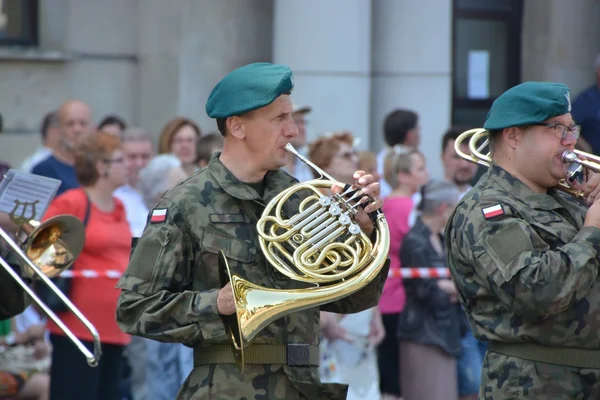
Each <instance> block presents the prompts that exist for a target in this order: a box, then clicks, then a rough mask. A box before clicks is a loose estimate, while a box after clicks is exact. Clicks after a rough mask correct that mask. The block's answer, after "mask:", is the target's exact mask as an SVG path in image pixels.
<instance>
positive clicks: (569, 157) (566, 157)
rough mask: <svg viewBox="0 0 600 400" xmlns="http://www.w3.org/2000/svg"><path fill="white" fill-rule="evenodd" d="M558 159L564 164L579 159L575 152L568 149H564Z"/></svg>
mask: <svg viewBox="0 0 600 400" xmlns="http://www.w3.org/2000/svg"><path fill="white" fill-rule="evenodd" d="M560 159H561V161H562V162H563V163H565V164H569V163H574V162H577V161H579V157H577V154H575V153H573V152H572V151H569V150H565V151H564V152H563V153H562V155H561V156H560Z"/></svg>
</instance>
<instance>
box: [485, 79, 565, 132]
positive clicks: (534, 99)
mask: <svg viewBox="0 0 600 400" xmlns="http://www.w3.org/2000/svg"><path fill="white" fill-rule="evenodd" d="M570 112H571V91H570V90H569V88H568V86H566V85H563V84H562V83H552V82H524V83H521V84H520V85H517V86H514V87H512V88H510V89H508V90H507V91H506V92H504V93H502V94H501V95H500V97H498V98H497V99H496V100H495V101H494V103H493V104H492V108H490V111H489V112H488V115H487V118H486V120H485V124H483V128H484V129H487V130H495V129H503V128H509V127H511V126H523V125H531V124H537V123H540V122H543V121H545V120H547V119H548V118H552V117H556V116H557V115H563V114H568V113H570Z"/></svg>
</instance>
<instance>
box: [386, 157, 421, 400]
mask: <svg viewBox="0 0 600 400" xmlns="http://www.w3.org/2000/svg"><path fill="white" fill-rule="evenodd" d="M384 179H385V180H386V182H387V183H388V185H389V186H390V187H391V188H392V192H391V193H390V195H389V196H388V197H386V198H385V199H384V201H383V207H382V209H383V212H384V213H385V215H386V220H387V222H388V226H389V229H390V251H389V258H390V274H391V276H389V277H388V279H387V280H386V282H385V285H384V287H383V293H382V294H381V299H380V301H379V310H380V311H381V314H382V319H383V325H384V327H385V339H384V341H383V342H382V343H381V345H380V346H379V349H378V352H379V370H380V375H381V391H382V393H383V394H384V399H389V400H395V399H400V398H401V387H400V383H399V382H400V345H399V342H398V339H397V337H396V328H397V326H398V318H399V316H400V314H401V312H402V310H403V309H404V303H405V301H406V295H405V293H404V285H403V283H402V277H401V276H400V267H401V265H400V247H401V246H402V242H403V240H404V236H405V235H406V234H407V233H408V231H409V229H410V223H409V219H410V215H411V213H412V212H413V209H414V208H415V204H413V200H412V197H413V195H414V194H415V193H417V192H419V190H420V189H421V187H422V186H423V185H425V183H426V182H427V181H428V180H429V173H428V171H427V168H426V166H425V157H424V156H423V154H421V153H420V152H419V151H418V150H414V149H405V148H401V147H399V146H395V147H393V148H392V149H391V150H390V151H389V152H388V154H387V156H386V158H385V162H384Z"/></svg>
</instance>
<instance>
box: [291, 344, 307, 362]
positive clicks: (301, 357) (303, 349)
mask: <svg viewBox="0 0 600 400" xmlns="http://www.w3.org/2000/svg"><path fill="white" fill-rule="evenodd" d="M287 365H289V366H291V367H307V366H309V365H310V345H308V344H303V343H300V344H299V343H290V344H288V345H287Z"/></svg>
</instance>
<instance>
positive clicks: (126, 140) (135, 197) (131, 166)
mask: <svg viewBox="0 0 600 400" xmlns="http://www.w3.org/2000/svg"><path fill="white" fill-rule="evenodd" d="M122 150H123V155H124V157H125V167H126V168H127V184H126V185H123V186H121V187H120V188H118V189H117V190H116V191H115V196H116V197H117V198H119V199H120V200H121V201H122V202H123V204H124V205H125V211H126V213H127V221H128V222H129V227H130V228H131V234H132V235H133V236H134V237H140V236H141V235H142V232H143V231H144V227H145V226H146V218H147V216H148V208H147V207H146V204H145V203H144V199H143V197H142V194H141V193H140V191H139V190H138V187H137V185H138V179H139V173H140V171H141V170H142V168H144V167H145V166H146V165H148V163H149V162H150V159H151V158H152V157H153V156H154V145H153V143H152V139H151V138H150V135H148V133H147V132H146V131H144V130H143V129H140V128H129V129H126V130H125V131H124V132H123V136H122Z"/></svg>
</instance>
